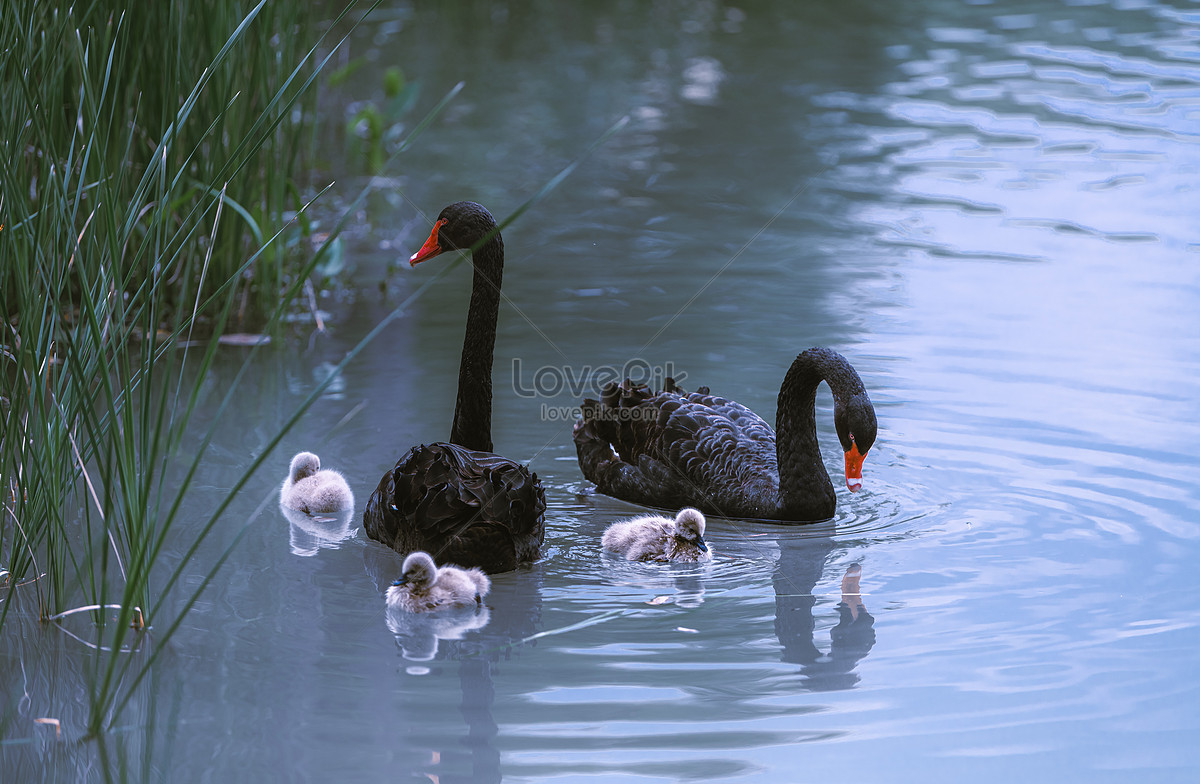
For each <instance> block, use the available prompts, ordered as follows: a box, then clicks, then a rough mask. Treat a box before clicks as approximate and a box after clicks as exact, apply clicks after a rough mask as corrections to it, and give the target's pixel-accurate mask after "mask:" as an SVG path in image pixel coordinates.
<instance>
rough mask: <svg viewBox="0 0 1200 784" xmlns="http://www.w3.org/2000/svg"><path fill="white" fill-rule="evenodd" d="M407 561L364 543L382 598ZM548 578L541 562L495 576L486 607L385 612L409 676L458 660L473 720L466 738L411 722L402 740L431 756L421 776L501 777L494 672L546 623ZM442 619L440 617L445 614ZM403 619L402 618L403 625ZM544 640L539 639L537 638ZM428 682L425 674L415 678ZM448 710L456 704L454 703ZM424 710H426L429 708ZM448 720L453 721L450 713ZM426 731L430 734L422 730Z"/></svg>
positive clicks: (466, 710)
mask: <svg viewBox="0 0 1200 784" xmlns="http://www.w3.org/2000/svg"><path fill="white" fill-rule="evenodd" d="M402 562H403V559H402V558H401V557H400V556H399V555H397V554H396V553H395V552H394V551H392V550H391V549H389V548H387V547H384V546H382V545H378V544H375V543H368V544H367V546H366V547H364V548H363V567H364V569H365V570H366V572H367V574H368V576H370V578H371V579H372V580H373V581H374V583H375V587H376V588H377V590H378V591H379V601H380V604H381V606H382V605H383V604H384V601H383V595H384V593H385V592H386V591H387V589H388V588H389V587H390V586H391V584H392V582H393V581H394V580H396V579H397V578H398V577H400V574H401V565H402ZM542 581H543V572H542V567H541V566H540V565H539V564H534V565H533V566H532V567H530V568H524V569H518V570H515V571H511V572H504V573H502V574H497V575H493V576H492V589H491V591H490V592H489V593H488V595H487V597H486V598H485V599H484V602H483V606H482V607H480V608H478V610H476V609H474V608H469V607H468V608H462V609H461V610H451V611H449V612H444V611H441V610H439V611H437V612H433V613H423V614H420V615H414V614H413V613H401V614H402V615H405V616H408V617H405V618H399V619H397V618H394V617H393V612H394V611H387V612H386V613H385V622H386V623H387V626H388V629H389V631H391V632H392V633H393V634H394V635H396V645H397V647H398V648H399V649H400V655H401V657H402V659H403V661H404V662H405V664H404V666H403V667H402V668H401V669H400V673H401V676H402V677H405V678H406V679H407V677H408V676H412V675H422V674H427V673H429V672H431V671H432V669H433V668H434V667H435V666H436V665H435V663H437V662H445V663H449V662H455V663H456V665H457V668H458V681H459V694H460V700H459V703H458V710H459V712H460V713H461V715H462V718H463V720H464V721H465V723H466V735H465V737H463V736H461V735H453V736H449V737H446V738H444V739H439V741H438V742H437V743H436V745H435V744H433V743H431V742H429V741H428V739H427V737H428V735H429V734H430V732H431V730H432V729H433V728H435V727H436V726H437V725H438V722H437V721H434V720H431V718H430V717H428V716H426V717H425V720H424V721H423V722H404V723H403V724H402V725H401V726H404V727H405V728H406V729H405V732H406V735H405V736H404V737H401V738H399V740H400V741H401V742H402V743H404V745H406V746H407V747H409V748H415V749H421V750H422V751H423V756H424V758H425V759H426V760H432V762H428V761H426V762H421V763H417V764H416V765H415V766H414V769H413V771H412V772H413V773H414V774H416V775H417V776H418V777H421V776H427V777H429V778H432V779H433V780H435V781H437V780H440V781H458V780H463V781H473V782H499V781H500V780H501V773H500V752H499V750H498V749H497V748H496V745H495V739H496V736H497V735H498V734H499V728H498V727H497V725H496V721H495V719H494V718H493V717H492V705H493V704H494V703H495V699H496V687H495V684H494V683H493V681H492V675H493V673H494V672H495V670H496V668H497V667H498V666H499V665H500V663H502V662H504V661H507V660H508V659H510V658H511V657H512V656H513V655H514V652H516V651H519V650H520V647H521V645H522V643H523V641H524V640H526V639H528V638H530V637H532V636H533V635H535V634H537V633H538V632H539V631H541V628H542V617H541V616H542ZM443 615H444V618H442V619H441V620H439V619H438V616H443ZM397 621H398V622H397ZM530 644H531V645H536V644H537V643H536V641H534V642H533V643H530ZM413 680H414V681H421V680H423V679H422V678H415V679H413ZM439 702H440V703H441V705H442V706H443V707H445V708H450V707H452V703H451V701H450V700H446V701H445V702H444V703H443V702H441V701H439ZM427 710H428V707H422V708H421V709H420V710H419V711H418V712H417V713H416V714H415V715H420V711H427ZM441 721H442V722H445V718H444V716H443V717H441ZM418 733H425V737H422V736H420V735H418Z"/></svg>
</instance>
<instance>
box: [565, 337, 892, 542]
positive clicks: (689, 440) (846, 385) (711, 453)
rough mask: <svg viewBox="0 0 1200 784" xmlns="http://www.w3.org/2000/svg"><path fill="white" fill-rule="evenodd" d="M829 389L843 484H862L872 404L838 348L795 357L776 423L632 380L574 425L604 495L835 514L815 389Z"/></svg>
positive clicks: (738, 511) (785, 516) (660, 503)
mask: <svg viewBox="0 0 1200 784" xmlns="http://www.w3.org/2000/svg"><path fill="white" fill-rule="evenodd" d="M822 381H825V382H826V383H828V384H829V388H830V390H831V391H832V392H833V423H834V427H835V428H836V430H837V435H838V440H839V441H840V442H841V445H842V451H843V452H845V458H846V484H847V486H849V488H850V489H851V490H852V491H853V490H858V489H859V488H860V487H861V486H862V463H863V459H864V458H865V457H866V455H867V450H869V449H870V448H871V445H872V444H874V443H875V434H876V422H875V409H874V408H873V407H872V406H871V400H870V398H869V397H868V396H867V391H866V389H865V388H864V387H863V383H862V379H860V378H859V377H858V373H857V372H855V370H854V368H853V367H851V366H850V363H849V362H847V361H846V358H845V357H843V356H842V355H841V354H839V353H837V352H836V351H833V350H832V349H828V348H810V349H808V350H807V351H804V352H802V353H801V354H800V355H799V356H797V357H796V359H795V361H794V362H792V366H791V368H790V369H789V370H788V372H787V375H786V376H785V377H784V379H783V386H782V387H781V388H780V390H779V403H778V409H777V412H776V421H775V423H776V429H775V430H774V431H772V430H771V426H770V425H768V424H767V423H766V422H765V421H763V419H762V418H761V417H759V416H758V415H757V414H755V413H754V412H753V411H751V410H750V409H748V408H746V407H745V406H743V405H742V404H741V403H737V402H734V401H732V400H727V399H726V398H723V397H717V396H715V395H710V394H708V390H707V389H702V390H701V391H700V392H694V393H692V394H690V395H689V394H685V393H684V392H683V391H682V390H680V389H678V388H675V387H674V383H673V382H669V383H668V384H667V389H666V390H664V391H661V392H651V391H649V390H647V389H646V388H645V387H644V386H640V385H635V384H632V383H630V382H629V381H626V382H625V383H624V384H621V385H619V386H618V385H617V384H615V383H610V384H608V385H607V386H606V387H605V389H604V390H603V392H602V394H601V400H599V401H597V400H591V399H588V400H585V401H584V402H583V406H582V413H583V417H582V419H580V420H579V421H578V422H576V424H575V436H574V438H575V449H576V452H577V453H578V455H579V467H580V468H581V469H582V470H583V475H584V476H585V477H587V478H588V479H590V480H591V481H592V482H594V483H595V484H596V488H597V489H598V490H599V491H600V492H601V493H605V494H606V495H611V496H615V497H617V498H621V499H624V500H626V501H633V502H634V503H639V504H645V505H648V506H657V507H663V508H668V509H676V508H679V507H681V506H694V507H696V508H697V509H700V510H701V511H703V512H704V513H706V514H711V515H718V516H721V517H746V518H759V519H768V520H780V521H786V522H811V521H816V520H825V519H828V518H830V517H832V516H833V513H834V510H835V509H836V507H837V496H836V494H835V493H834V489H833V484H832V482H830V481H829V474H828V473H826V471H825V465H824V463H822V461H821V449H820V445H819V444H818V443H817V423H816V394H817V386H818V385H820V383H821V382H822Z"/></svg>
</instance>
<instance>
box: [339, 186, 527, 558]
mask: <svg viewBox="0 0 1200 784" xmlns="http://www.w3.org/2000/svg"><path fill="white" fill-rule="evenodd" d="M453 250H472V251H473V252H472V256H471V260H472V262H473V264H474V267H475V275H474V279H473V282H472V284H471V304H470V308H469V309H468V311H467V332H466V337H465V338H464V339H463V352H462V363H461V365H460V366H459V371H458V402H457V404H456V405H455V408H454V423H453V425H452V426H451V428H450V443H436V444H429V445H424V444H421V445H418V446H415V447H413V448H412V449H411V450H409V452H408V454H406V455H405V456H404V457H403V458H401V459H400V462H398V463H396V467H395V468H393V469H392V470H390V471H388V472H387V473H386V474H384V475H383V479H381V480H380V482H379V487H378V488H376V490H375V492H374V493H372V494H371V500H370V501H368V502H367V508H366V510H365V511H364V512H363V527H364V528H366V531H367V535H368V536H370V537H371V538H372V539H374V540H375V541H377V542H382V543H383V544H386V545H388V546H389V547H391V548H392V549H393V550H395V551H396V552H399V553H405V554H407V553H410V552H412V551H414V550H424V551H426V552H428V553H431V554H432V555H433V557H434V558H435V559H436V560H437V561H438V562H439V563H447V562H449V563H454V564H458V565H460V566H478V567H480V568H481V569H483V570H484V571H486V572H491V573H496V572H506V571H509V570H511V569H515V568H516V567H517V566H518V565H520V564H522V563H527V562H529V561H533V560H536V559H537V557H538V556H539V555H540V553H541V546H542V541H543V539H544V538H545V534H546V521H545V512H546V498H545V494H544V493H543V491H542V485H541V482H539V481H538V478H537V474H534V473H530V471H529V469H528V468H526V467H525V466H523V465H521V464H520V463H516V462H514V461H512V460H508V459H507V458H503V457H500V456H499V455H496V454H492V349H493V348H494V347H495V344H496V319H497V316H498V315H499V311H500V284H501V279H502V277H503V273H504V241H503V240H502V239H501V238H500V233H499V232H498V231H496V221H495V220H494V219H493V218H492V216H491V214H490V213H489V212H488V211H487V210H485V209H484V208H483V207H481V206H480V205H478V204H475V203H473V202H466V201H463V202H458V203H457V204H451V205H450V206H449V207H447V208H446V209H444V210H442V213H441V214H440V215H439V216H438V219H437V223H435V224H434V227H433V231H432V232H431V233H430V235H429V239H428V240H427V241H426V242H425V244H424V245H423V246H422V247H421V249H420V250H419V251H417V252H416V253H414V254H413V255H412V258H411V259H409V264H411V265H413V266H416V265H417V264H420V263H421V262H422V261H426V260H428V259H431V258H433V257H434V256H436V255H438V254H439V253H443V252H446V251H453Z"/></svg>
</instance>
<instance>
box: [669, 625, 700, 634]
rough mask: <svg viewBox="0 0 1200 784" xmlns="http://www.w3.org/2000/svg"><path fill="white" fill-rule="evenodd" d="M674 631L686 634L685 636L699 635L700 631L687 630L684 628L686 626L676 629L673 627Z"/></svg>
mask: <svg viewBox="0 0 1200 784" xmlns="http://www.w3.org/2000/svg"><path fill="white" fill-rule="evenodd" d="M675 631H677V632H684V633H686V634H699V633H700V630H699V629H689V628H688V627H686V626H676V627H675Z"/></svg>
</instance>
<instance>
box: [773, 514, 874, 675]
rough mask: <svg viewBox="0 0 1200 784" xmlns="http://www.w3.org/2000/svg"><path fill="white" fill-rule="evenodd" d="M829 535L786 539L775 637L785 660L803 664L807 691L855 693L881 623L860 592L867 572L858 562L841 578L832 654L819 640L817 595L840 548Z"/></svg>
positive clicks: (777, 582)
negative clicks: (827, 566) (823, 649)
mask: <svg viewBox="0 0 1200 784" xmlns="http://www.w3.org/2000/svg"><path fill="white" fill-rule="evenodd" d="M834 546H835V544H834V541H833V539H831V538H829V537H820V538H808V539H804V538H802V539H790V540H789V539H781V540H780V541H779V560H778V561H777V562H776V564H775V573H774V576H773V582H774V586H775V634H776V636H777V637H778V638H779V643H780V645H782V646H783V656H782V659H783V661H784V662H787V663H789V664H798V665H800V675H801V676H802V677H803V678H804V682H805V683H804V685H805V688H807V689H810V690H812V691H837V690H839V689H851V688H854V686H855V685H856V684H857V683H858V681H859V676H858V673H857V672H855V668H856V667H857V666H858V662H859V661H861V660H862V659H863V658H864V657H866V655H867V654H868V653H870V652H871V648H872V647H873V646H874V645H875V619H874V617H872V615H871V613H869V612H868V611H867V608H866V605H865V604H864V602H863V599H862V593H861V591H860V590H859V580H860V578H861V576H862V569H861V567H860V566H859V565H858V564H852V565H851V566H850V567H849V568H847V569H846V571H845V573H844V574H843V575H842V580H841V601H840V602H839V603H838V605H837V611H838V623H837V625H836V626H834V627H833V629H831V630H830V632H829V636H830V645H829V652H828V653H827V654H826V653H822V652H821V650H820V648H818V647H817V644H816V640H815V639H814V631H815V627H816V623H815V620H814V618H813V607H814V606H815V605H816V601H817V598H816V596H815V595H814V594H813V589H814V588H816V585H817V582H818V581H819V580H820V579H821V574H822V572H823V571H824V569H825V562H826V560H827V559H828V557H829V554H830V553H831V552H832V551H833V549H834Z"/></svg>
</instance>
